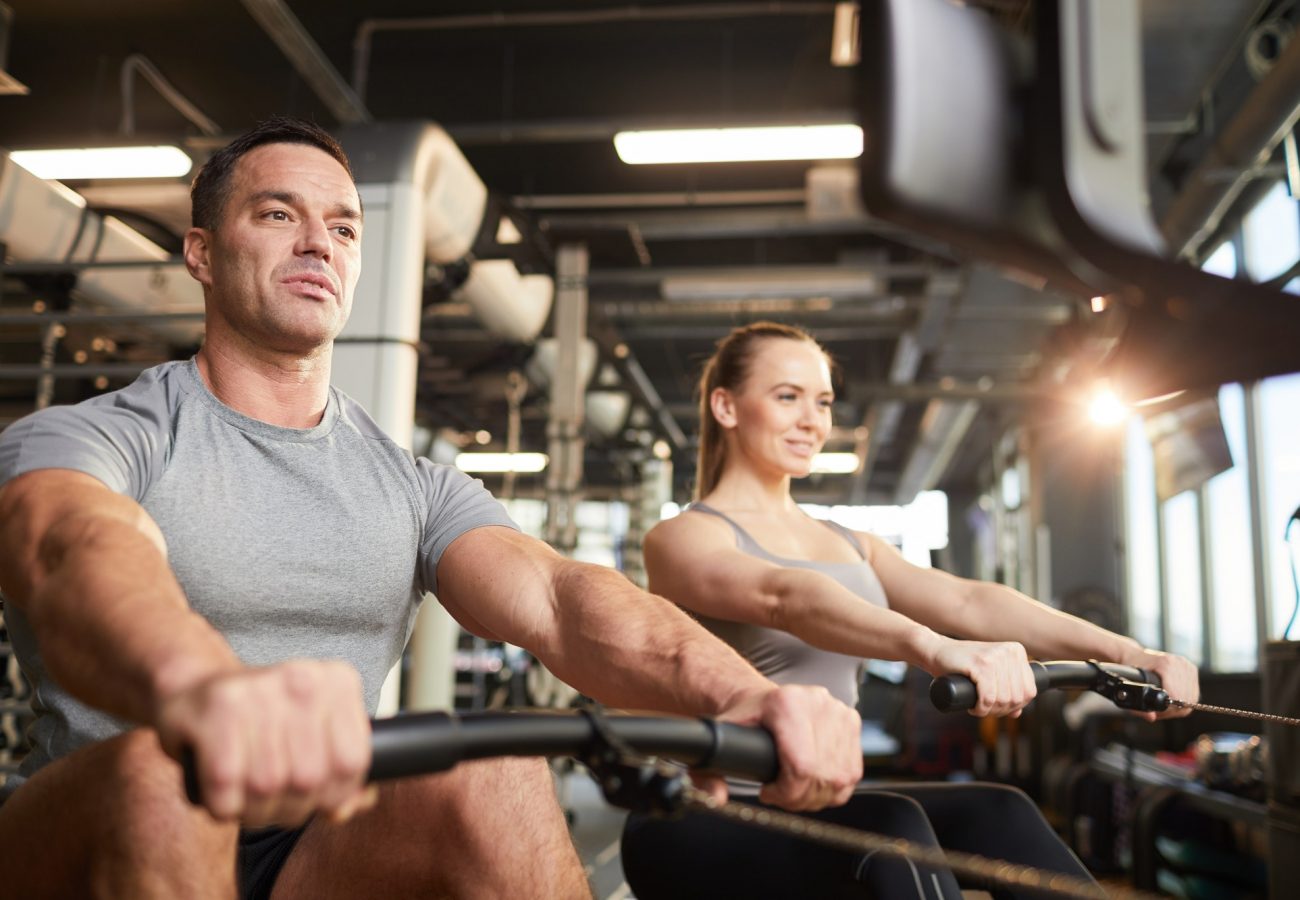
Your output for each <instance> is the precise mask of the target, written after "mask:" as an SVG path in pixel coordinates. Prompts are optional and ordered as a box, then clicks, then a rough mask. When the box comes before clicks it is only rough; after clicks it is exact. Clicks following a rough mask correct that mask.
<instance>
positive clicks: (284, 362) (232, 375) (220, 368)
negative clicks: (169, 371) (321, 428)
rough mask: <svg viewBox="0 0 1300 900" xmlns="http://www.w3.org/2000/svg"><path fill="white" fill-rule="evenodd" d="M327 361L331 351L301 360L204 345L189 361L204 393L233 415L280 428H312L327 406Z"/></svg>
mask: <svg viewBox="0 0 1300 900" xmlns="http://www.w3.org/2000/svg"><path fill="white" fill-rule="evenodd" d="M331 358H332V348H331V347H325V348H323V349H322V350H321V351H320V352H319V353H317V354H314V355H312V356H307V357H302V356H291V355H287V354H274V353H260V354H258V353H249V352H245V351H243V350H242V348H233V347H227V346H220V345H218V346H214V345H213V344H211V343H206V344H204V345H203V348H202V349H200V350H199V352H198V356H197V357H196V358H195V361H196V363H197V365H198V369H199V374H200V376H202V378H203V381H204V383H205V384H206V385H207V386H208V390H210V391H212V394H213V396H215V397H216V398H217V399H218V400H220V401H221V402H222V403H224V404H225V405H226V406H229V407H230V408H231V409H233V410H235V412H238V413H242V414H243V415H245V416H248V417H249V418H250V419H257V420H258V421H260V422H266V423H267V424H269V425H278V426H280V427H282V428H314V427H315V426H317V425H319V424H320V421H321V419H322V418H323V417H324V415H325V404H326V403H327V401H328V400H329V384H330V361H331Z"/></svg>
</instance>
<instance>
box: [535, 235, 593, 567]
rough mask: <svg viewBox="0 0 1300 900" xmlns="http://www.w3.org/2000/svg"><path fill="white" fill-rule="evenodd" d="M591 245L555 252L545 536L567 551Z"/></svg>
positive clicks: (577, 458)
mask: <svg viewBox="0 0 1300 900" xmlns="http://www.w3.org/2000/svg"><path fill="white" fill-rule="evenodd" d="M587 265H588V258H587V247H586V245H585V244H564V245H563V246H561V247H560V252H559V255H558V257H557V258H556V279H555V280H556V285H555V287H556V292H555V338H556V341H557V342H558V351H559V352H558V353H557V354H556V356H557V362H556V368H555V375H554V377H553V378H552V379H551V409H550V422H549V423H548V424H547V426H546V437H547V446H548V450H549V452H550V463H549V465H548V467H547V470H546V531H545V536H546V541H547V543H549V544H550V545H551V546H552V547H554V548H555V549H556V550H558V551H560V552H561V553H563V554H565V555H568V554H571V553H572V552H573V550H574V548H575V547H576V546H577V544H578V523H577V520H576V517H575V514H576V512H577V507H578V499H579V497H578V494H579V485H580V484H581V483H582V453H583V449H584V447H583V439H582V418H583V390H584V388H585V387H586V386H585V385H583V384H582V383H581V382H580V381H579V372H578V354H579V351H580V350H581V348H582V344H583V342H584V341H585V340H586V337H587Z"/></svg>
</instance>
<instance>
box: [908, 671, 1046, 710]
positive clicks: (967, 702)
mask: <svg viewBox="0 0 1300 900" xmlns="http://www.w3.org/2000/svg"><path fill="white" fill-rule="evenodd" d="M1029 668H1030V669H1031V670H1033V673H1034V684H1035V685H1037V686H1038V692H1039V693H1040V694H1041V693H1042V692H1043V691H1045V690H1047V689H1048V688H1049V687H1050V686H1051V676H1050V675H1049V674H1048V672H1047V668H1046V667H1045V666H1044V665H1043V664H1042V663H1040V662H1031V663H1030V664H1029ZM979 701H980V698H979V692H978V691H977V690H976V689H975V682H973V681H971V680H970V679H969V678H967V677H966V676H965V675H942V676H940V677H939V678H936V679H935V680H934V681H932V682H930V702H931V703H932V704H933V705H934V708H935V709H937V710H939V711H940V712H959V711H961V710H966V709H974V708H975V706H976V704H978V703H979Z"/></svg>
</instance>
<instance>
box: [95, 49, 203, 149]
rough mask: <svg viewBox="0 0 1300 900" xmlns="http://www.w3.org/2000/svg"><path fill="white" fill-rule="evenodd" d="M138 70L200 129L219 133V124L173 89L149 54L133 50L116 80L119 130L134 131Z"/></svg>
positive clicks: (131, 133) (124, 131)
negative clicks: (120, 106) (120, 115)
mask: <svg viewBox="0 0 1300 900" xmlns="http://www.w3.org/2000/svg"><path fill="white" fill-rule="evenodd" d="M136 72H139V73H140V75H141V76H143V78H144V79H145V81H148V82H149V83H150V84H151V85H153V87H154V90H156V91H157V92H158V93H159V94H161V95H162V97H163V99H164V100H166V101H167V102H168V103H170V104H171V105H172V108H173V109H175V110H176V111H177V112H178V113H180V114H181V115H182V116H184V117H185V118H187V119H189V120H190V122H192V123H193V124H194V126H195V127H196V128H198V129H199V131H201V132H203V133H204V134H206V135H208V136H209V137H214V136H216V135H219V134H221V126H219V125H218V124H217V123H216V122H214V121H212V120H211V119H209V118H208V117H207V116H205V115H204V114H203V111H202V110H201V109H199V108H198V107H197V106H195V105H194V104H193V103H191V102H190V101H189V99H188V98H187V97H186V96H185V95H184V94H182V93H181V92H180V91H179V90H177V89H176V86H175V85H173V84H172V83H171V82H170V81H168V80H167V76H165V75H163V73H162V72H160V71H159V70H158V67H157V66H155V65H154V64H153V62H152V61H151V60H150V59H149V57H147V56H145V55H144V54H143V53H132V54H131V55H130V56H128V57H127V58H126V59H124V60H123V61H122V69H121V72H120V73H119V76H118V80H119V82H120V84H119V86H120V88H121V92H122V121H121V123H120V125H119V126H118V130H119V131H121V132H122V134H128V135H134V134H135V77H134V76H135V73H136Z"/></svg>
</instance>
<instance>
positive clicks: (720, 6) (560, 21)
mask: <svg viewBox="0 0 1300 900" xmlns="http://www.w3.org/2000/svg"><path fill="white" fill-rule="evenodd" d="M248 2H251V0H245V3H248ZM835 6H836V4H834V3H780V2H770V3H688V4H683V5H677V6H660V7H653V6H649V7H647V6H621V7H616V8H613V9H575V10H554V11H551V12H517V13H503V12H491V13H471V14H468V15H460V16H421V17H413V18H401V19H396V18H393V19H365V20H363V21H362V22H361V25H360V26H358V28H357V33H356V36H355V37H354V38H353V39H352V50H353V52H352V87H353V89H354V90H355V91H356V96H357V97H360V98H361V99H362V100H363V101H364V99H365V96H366V86H367V85H366V82H367V79H368V77H369V73H370V50H371V44H372V42H373V40H374V36H375V33H376V32H380V31H462V30H465V29H470V28H526V27H534V26H545V25H607V24H615V23H620V22H665V21H700V20H704V19H739V18H746V19H748V18H754V17H756V16H793V15H811V14H825V13H832V14H833V13H834V12H835Z"/></svg>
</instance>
